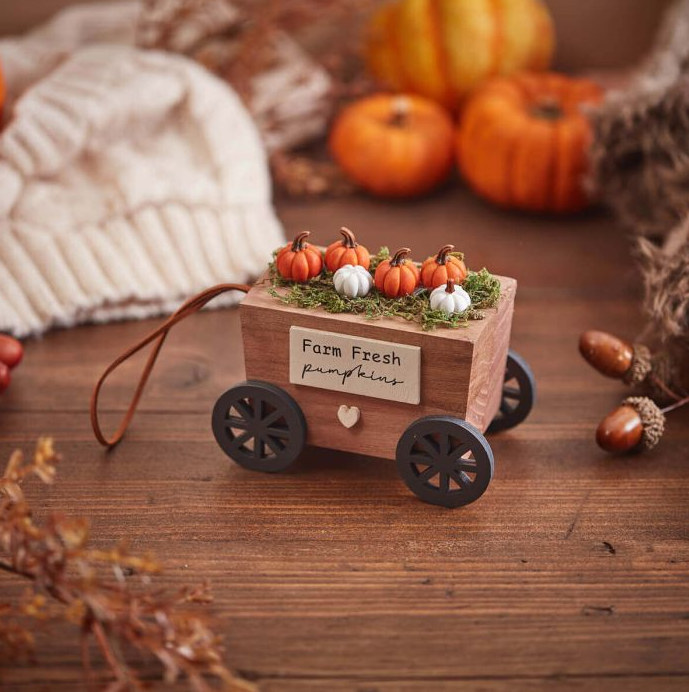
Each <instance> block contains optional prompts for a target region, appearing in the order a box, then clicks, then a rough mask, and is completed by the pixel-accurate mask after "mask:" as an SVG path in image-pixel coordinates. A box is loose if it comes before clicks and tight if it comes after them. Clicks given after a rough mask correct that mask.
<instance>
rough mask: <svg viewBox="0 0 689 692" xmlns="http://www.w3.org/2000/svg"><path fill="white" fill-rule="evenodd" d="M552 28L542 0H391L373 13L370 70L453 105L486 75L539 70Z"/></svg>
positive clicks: (546, 60) (400, 87)
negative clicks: (394, 0)
mask: <svg viewBox="0 0 689 692" xmlns="http://www.w3.org/2000/svg"><path fill="white" fill-rule="evenodd" d="M554 42H555V36H554V30H553V24H552V20H551V18H550V15H549V14H548V11H547V9H546V8H545V6H544V5H543V3H542V2H541V0H397V2H393V3H392V4H388V5H385V6H384V7H382V8H381V9H380V10H379V11H378V12H377V13H376V14H374V16H373V17H372V19H371V22H370V24H369V27H368V32H367V40H366V44H365V57H366V63H367V65H368V67H369V70H370V71H371V72H372V73H373V75H374V76H376V77H377V78H378V79H380V80H381V81H383V82H384V83H385V84H386V85H388V86H389V87H390V88H392V89H394V90H396V91H410V92H413V93H417V94H421V95H423V96H427V97H428V98H431V99H433V100H435V101H438V102H439V103H442V104H444V105H445V106H447V107H449V108H451V109H454V108H456V107H458V106H459V104H460V101H461V99H462V98H463V97H464V96H465V95H466V94H467V93H468V92H469V91H470V90H471V89H473V88H475V87H476V86H478V85H479V84H481V83H482V82H483V81H484V80H485V79H487V78H489V77H493V76H496V75H509V74H512V73H514V72H517V71H520V70H545V69H547V68H548V66H549V65H550V59H551V57H552V53H553V48H554Z"/></svg>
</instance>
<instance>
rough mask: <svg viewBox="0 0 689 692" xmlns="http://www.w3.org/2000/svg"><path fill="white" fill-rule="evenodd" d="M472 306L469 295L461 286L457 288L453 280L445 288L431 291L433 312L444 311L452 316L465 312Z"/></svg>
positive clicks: (448, 281)
mask: <svg viewBox="0 0 689 692" xmlns="http://www.w3.org/2000/svg"><path fill="white" fill-rule="evenodd" d="M470 305H471V298H470V297H469V294H468V293H467V292H466V291H465V290H464V289H463V288H462V287H461V286H455V282H454V281H453V280H452V279H448V280H447V283H446V284H445V285H444V286H438V288H434V289H433V290H432V291H431V309H432V310H442V311H443V312H446V313H447V314H448V315H452V314H453V313H455V312H464V311H465V310H466V309H467V308H468V307H469V306H470Z"/></svg>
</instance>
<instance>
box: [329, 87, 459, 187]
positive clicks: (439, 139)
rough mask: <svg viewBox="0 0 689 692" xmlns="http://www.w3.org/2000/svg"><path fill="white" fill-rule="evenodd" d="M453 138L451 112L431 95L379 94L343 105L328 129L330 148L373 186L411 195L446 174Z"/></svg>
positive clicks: (353, 175) (356, 178)
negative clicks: (425, 97)
mask: <svg viewBox="0 0 689 692" xmlns="http://www.w3.org/2000/svg"><path fill="white" fill-rule="evenodd" d="M453 138H454V135H453V126H452V120H451V119H450V116H449V115H448V114H447V113H446V112H445V111H444V110H443V109H442V108H440V106H438V105H437V104H435V103H433V102H432V101H429V100H427V99H423V98H420V97H418V96H391V95H389V94H377V95H374V96H369V97H367V98H364V99H361V100H360V101H356V102H354V103H353V104H351V105H349V106H348V107H347V108H345V109H344V110H343V111H342V113H341V114H340V115H339V117H338V118H337V120H336V121H335V124H334V125H333V129H332V132H331V133H330V150H331V151H332V154H333V156H334V158H335V160H336V161H337V163H338V164H339V165H340V167H341V168H342V170H344V172H345V173H346V174H347V175H348V176H349V177H350V178H351V179H352V180H354V181H355V182H356V183H358V184H359V185H361V187H363V188H364V189H366V190H368V191H369V192H372V193H373V194H375V195H382V196H384V197H412V196H414V195H420V194H423V193H424V192H428V191H429V190H431V189H432V188H434V187H435V186H436V185H438V183H440V182H442V181H443V180H444V179H445V178H446V177H447V176H448V174H449V172H450V170H451V168H452V157H453V154H452V150H453Z"/></svg>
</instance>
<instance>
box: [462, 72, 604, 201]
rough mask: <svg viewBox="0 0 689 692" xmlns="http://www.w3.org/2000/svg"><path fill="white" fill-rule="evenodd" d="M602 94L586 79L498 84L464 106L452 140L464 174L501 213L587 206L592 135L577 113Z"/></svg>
mask: <svg viewBox="0 0 689 692" xmlns="http://www.w3.org/2000/svg"><path fill="white" fill-rule="evenodd" d="M601 96H602V92H601V89H600V88H599V87H598V86H597V85H596V84H594V83H593V82H591V81H588V80H586V79H571V78H569V77H565V76H564V75H559V74H554V73H549V74H526V73H525V74H522V75H518V76H516V77H512V78H509V79H502V78H500V79H496V80H493V81H491V82H489V83H488V84H486V85H485V86H483V87H481V88H480V89H478V90H477V91H476V93H475V94H474V95H473V96H472V97H471V98H470V99H469V100H468V101H467V103H466V106H465V108H464V110H463V112H462V120H461V123H460V127H459V131H458V136H457V157H458V162H459V168H460V170H461V172H462V175H463V176H464V178H465V179H466V180H467V182H468V183H469V185H471V187H472V188H473V189H474V190H475V191H476V192H477V193H478V194H480V195H483V196H484V197H486V198H487V199H489V200H491V201H493V202H495V203H497V204H500V205H502V206H505V207H516V208H520V209H528V210H532V211H553V212H565V211H574V210H577V209H581V208H583V207H585V206H586V205H587V203H588V201H589V200H588V197H587V195H586V193H585V192H584V189H583V186H582V178H583V176H584V173H585V172H586V166H587V150H588V146H589V143H590V141H591V128H590V125H589V123H588V121H587V119H586V117H585V116H584V115H583V114H582V112H581V106H582V104H585V103H597V102H598V101H599V100H600V99H601Z"/></svg>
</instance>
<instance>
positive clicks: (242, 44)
mask: <svg viewBox="0 0 689 692" xmlns="http://www.w3.org/2000/svg"><path fill="white" fill-rule="evenodd" d="M376 4H377V3H376V0H290V2H284V0H144V3H143V12H142V15H141V20H140V23H139V27H138V31H137V34H138V35H137V43H138V44H139V45H143V46H146V47H150V48H162V49H165V50H173V51H177V52H183V53H186V54H188V55H191V56H193V57H197V58H201V59H202V61H203V58H204V57H209V56H211V55H213V56H222V57H218V59H217V60H216V59H213V61H212V63H211V64H207V66H208V67H211V68H212V69H213V70H214V71H215V72H217V73H218V74H219V75H220V76H222V77H224V78H225V79H227V81H229V82H230V83H231V84H232V85H233V86H234V87H235V89H237V91H238V92H239V93H240V94H241V95H243V96H247V95H248V92H249V90H250V88H251V80H252V78H253V77H254V76H255V75H257V74H259V73H260V72H262V71H263V70H265V69H266V68H267V67H269V66H270V65H271V64H272V62H273V60H274V59H275V57H276V56H275V53H274V45H275V43H274V38H275V36H276V35H279V34H281V33H287V34H291V35H297V34H301V33H303V32H304V30H305V28H310V27H313V26H314V25H316V24H320V25H322V26H325V27H337V26H340V24H341V22H342V20H344V19H347V18H351V17H352V16H355V15H357V14H364V13H366V12H368V11H369V10H371V9H372V8H373V7H374V6H375V5H376ZM220 42H224V43H226V44H230V45H231V47H230V49H229V50H226V51H220V50H216V51H214V50H212V48H211V50H210V51H208V50H206V49H208V48H209V47H211V46H213V45H214V46H216V47H217V46H218V45H219V43H220ZM358 48H359V46H358V42H356V41H351V40H350V38H349V37H347V40H343V37H340V40H339V41H334V42H331V44H330V45H329V46H328V47H327V48H326V49H324V50H323V51H319V60H320V62H321V63H322V64H323V65H324V67H326V68H327V69H328V70H329V71H330V73H331V74H332V75H333V76H334V77H335V80H334V90H335V92H336V94H335V95H341V92H342V91H344V92H346V93H347V94H351V91H352V89H354V90H355V91H356V90H358V89H360V88H362V86H363V83H362V81H361V77H360V76H359V74H358V73H359V70H355V71H352V70H350V69H349V65H350V64H351V62H353V60H351V58H352V57H353V56H355V55H356V53H357V52H358ZM366 86H368V83H367V82H366Z"/></svg>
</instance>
